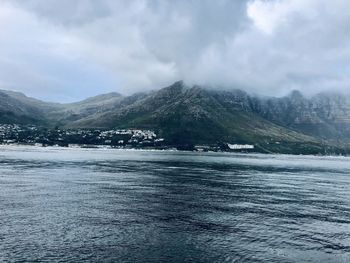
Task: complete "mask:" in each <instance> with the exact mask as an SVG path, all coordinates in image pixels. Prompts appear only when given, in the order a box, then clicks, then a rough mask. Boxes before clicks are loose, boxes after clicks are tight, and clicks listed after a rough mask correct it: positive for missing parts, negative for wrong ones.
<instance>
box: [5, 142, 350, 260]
mask: <svg viewBox="0 0 350 263" xmlns="http://www.w3.org/2000/svg"><path fill="white" fill-rule="evenodd" d="M0 262H350V158H345V157H315V156H288V155H260V154H249V155H245V154H230V153H191V152H170V151H164V152H161V151H135V150H134V151H133V150H113V149H64V148H36V147H21V146H16V147H14V146H12V147H10V146H2V147H1V148H0Z"/></svg>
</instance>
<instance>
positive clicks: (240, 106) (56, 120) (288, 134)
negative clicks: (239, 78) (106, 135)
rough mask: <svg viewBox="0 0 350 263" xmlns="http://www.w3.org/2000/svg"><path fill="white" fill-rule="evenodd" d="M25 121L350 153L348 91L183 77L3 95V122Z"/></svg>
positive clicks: (177, 140)
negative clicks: (127, 87) (235, 86)
mask: <svg viewBox="0 0 350 263" xmlns="http://www.w3.org/2000/svg"><path fill="white" fill-rule="evenodd" d="M11 114H12V115H11ZM9 116H16V118H13V119H12V120H11V118H10V117H9ZM17 116H20V117H17ZM19 118H20V119H21V120H25V122H26V123H30V122H32V123H42V124H44V125H51V126H62V127H66V128H115V127H117V128H141V129H152V130H155V131H156V132H157V133H158V134H160V136H162V137H164V138H166V139H167V141H168V142H169V143H170V144H215V143H220V142H237V143H253V144H255V145H257V147H259V148H260V149H261V150H262V151H273V152H286V153H287V152H294V153H299V152H303V153H305V152H307V153H319V152H322V151H324V148H325V147H328V148H331V149H341V150H344V149H347V148H348V145H349V144H348V143H349V141H350V99H349V98H347V97H345V96H342V95H339V94H327V93H323V94H318V95H316V96H314V97H312V98H306V97H304V96H303V95H302V94H301V93H300V92H297V91H295V92H292V93H291V94H290V95H289V96H286V97H281V98H272V97H258V96H252V95H249V94H247V93H246V92H244V91H241V90H230V91H218V90H210V89H204V88H201V87H198V86H194V87H187V86H186V85H184V84H183V83H182V82H176V83H174V84H173V85H171V86H169V87H166V88H163V89H161V90H159V91H154V92H149V93H138V94H134V95H132V96H127V97H124V96H121V95H120V94H117V93H110V94H105V95H100V96H97V97H94V98H90V99H87V100H85V101H81V102H77V103H71V104H50V103H45V102H41V101H37V100H35V99H30V98H27V97H25V96H24V95H20V94H18V93H15V94H11V92H8V93H6V92H1V93H0V121H1V122H10V121H12V122H17V121H18V120H19Z"/></svg>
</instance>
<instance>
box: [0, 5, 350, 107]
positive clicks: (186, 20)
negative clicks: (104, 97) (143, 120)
mask: <svg viewBox="0 0 350 263" xmlns="http://www.w3.org/2000/svg"><path fill="white" fill-rule="evenodd" d="M349 7H350V3H349V2H348V1H346V0H335V1H327V0H269V1H263V0H239V1H230V0H219V1H210V0H201V1H199V0H192V1H185V0H179V1H157V0H153V1H148V0H134V1H126V0H121V1H112V0H101V1H93V0H77V1H68V0H46V1H43V0H28V1H20V0H17V1H8V0H0V26H1V28H2V30H1V31H0V57H1V59H0V85H1V87H2V88H4V89H13V90H19V91H23V92H26V93H27V94H31V95H33V96H36V97H41V98H44V99H51V100H57V99H59V100H61V101H69V100H76V99H80V98H82V97H86V96H90V95H94V94H99V93H104V92H109V91H118V92H121V93H132V92H135V91H141V90H147V89H154V88H157V87H159V88H160V87H163V86H166V85H168V84H170V83H172V82H174V81H176V80H178V79H183V80H184V81H185V82H186V83H189V84H199V85H206V86H214V87H215V86H217V87H225V88H241V89H245V90H247V91H252V92H258V93H262V94H266V95H282V94H285V93H286V92H289V91H290V90H294V89H298V90H302V91H303V92H304V93H310V94H312V93H316V92H319V91H323V90H329V89H332V90H334V89H337V90H340V91H347V89H348V87H349V84H350V79H349V77H348V76H349V75H350V74H349V73H350V72H349V71H350V66H349V61H350V45H349V41H350V34H349V33H350V32H349V30H350V29H349V27H348V26H347V25H348V24H349V22H350V21H349V20H350V18H349V16H348V15H347V10H348V9H349Z"/></svg>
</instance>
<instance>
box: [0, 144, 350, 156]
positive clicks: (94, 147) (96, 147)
mask: <svg viewBox="0 0 350 263" xmlns="http://www.w3.org/2000/svg"><path fill="white" fill-rule="evenodd" d="M2 147H9V148H17V147H18V148H20V147H28V148H37V149H55V150H64V149H80V150H113V151H144V152H179V153H181V152H182V153H198V154H203V153H221V154H233V155H257V154H259V155H260V154H261V155H266V156H268V155H286V156H305V157H308V156H313V157H344V158H348V157H350V155H343V154H303V153H281V152H275V153H274V152H271V153H266V152H253V151H252V152H245V151H222V150H219V151H210V150H209V151H198V150H192V151H191V150H179V149H176V148H175V147H169V148H167V149H166V148H164V149H156V148H153V149H152V148H135V147H131V148H129V147H112V146H109V145H83V144H82V145H74V146H59V145H49V146H41V145H33V144H21V143H16V144H0V149H1V148H2Z"/></svg>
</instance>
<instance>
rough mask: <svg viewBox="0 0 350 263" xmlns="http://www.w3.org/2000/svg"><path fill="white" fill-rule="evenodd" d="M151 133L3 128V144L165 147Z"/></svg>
mask: <svg viewBox="0 0 350 263" xmlns="http://www.w3.org/2000/svg"><path fill="white" fill-rule="evenodd" d="M164 142H165V141H164V139H163V138H158V137H157V135H156V133H155V132H154V131H151V130H139V129H127V130H117V129H116V130H96V129H94V130H89V129H78V130H65V129H58V128H57V129H46V128H39V127H36V126H32V125H31V126H22V125H12V124H0V143H2V144H33V145H42V146H65V147H68V146H86V147H88V146H98V145H103V146H111V147H153V146H162V145H163V144H164Z"/></svg>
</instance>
